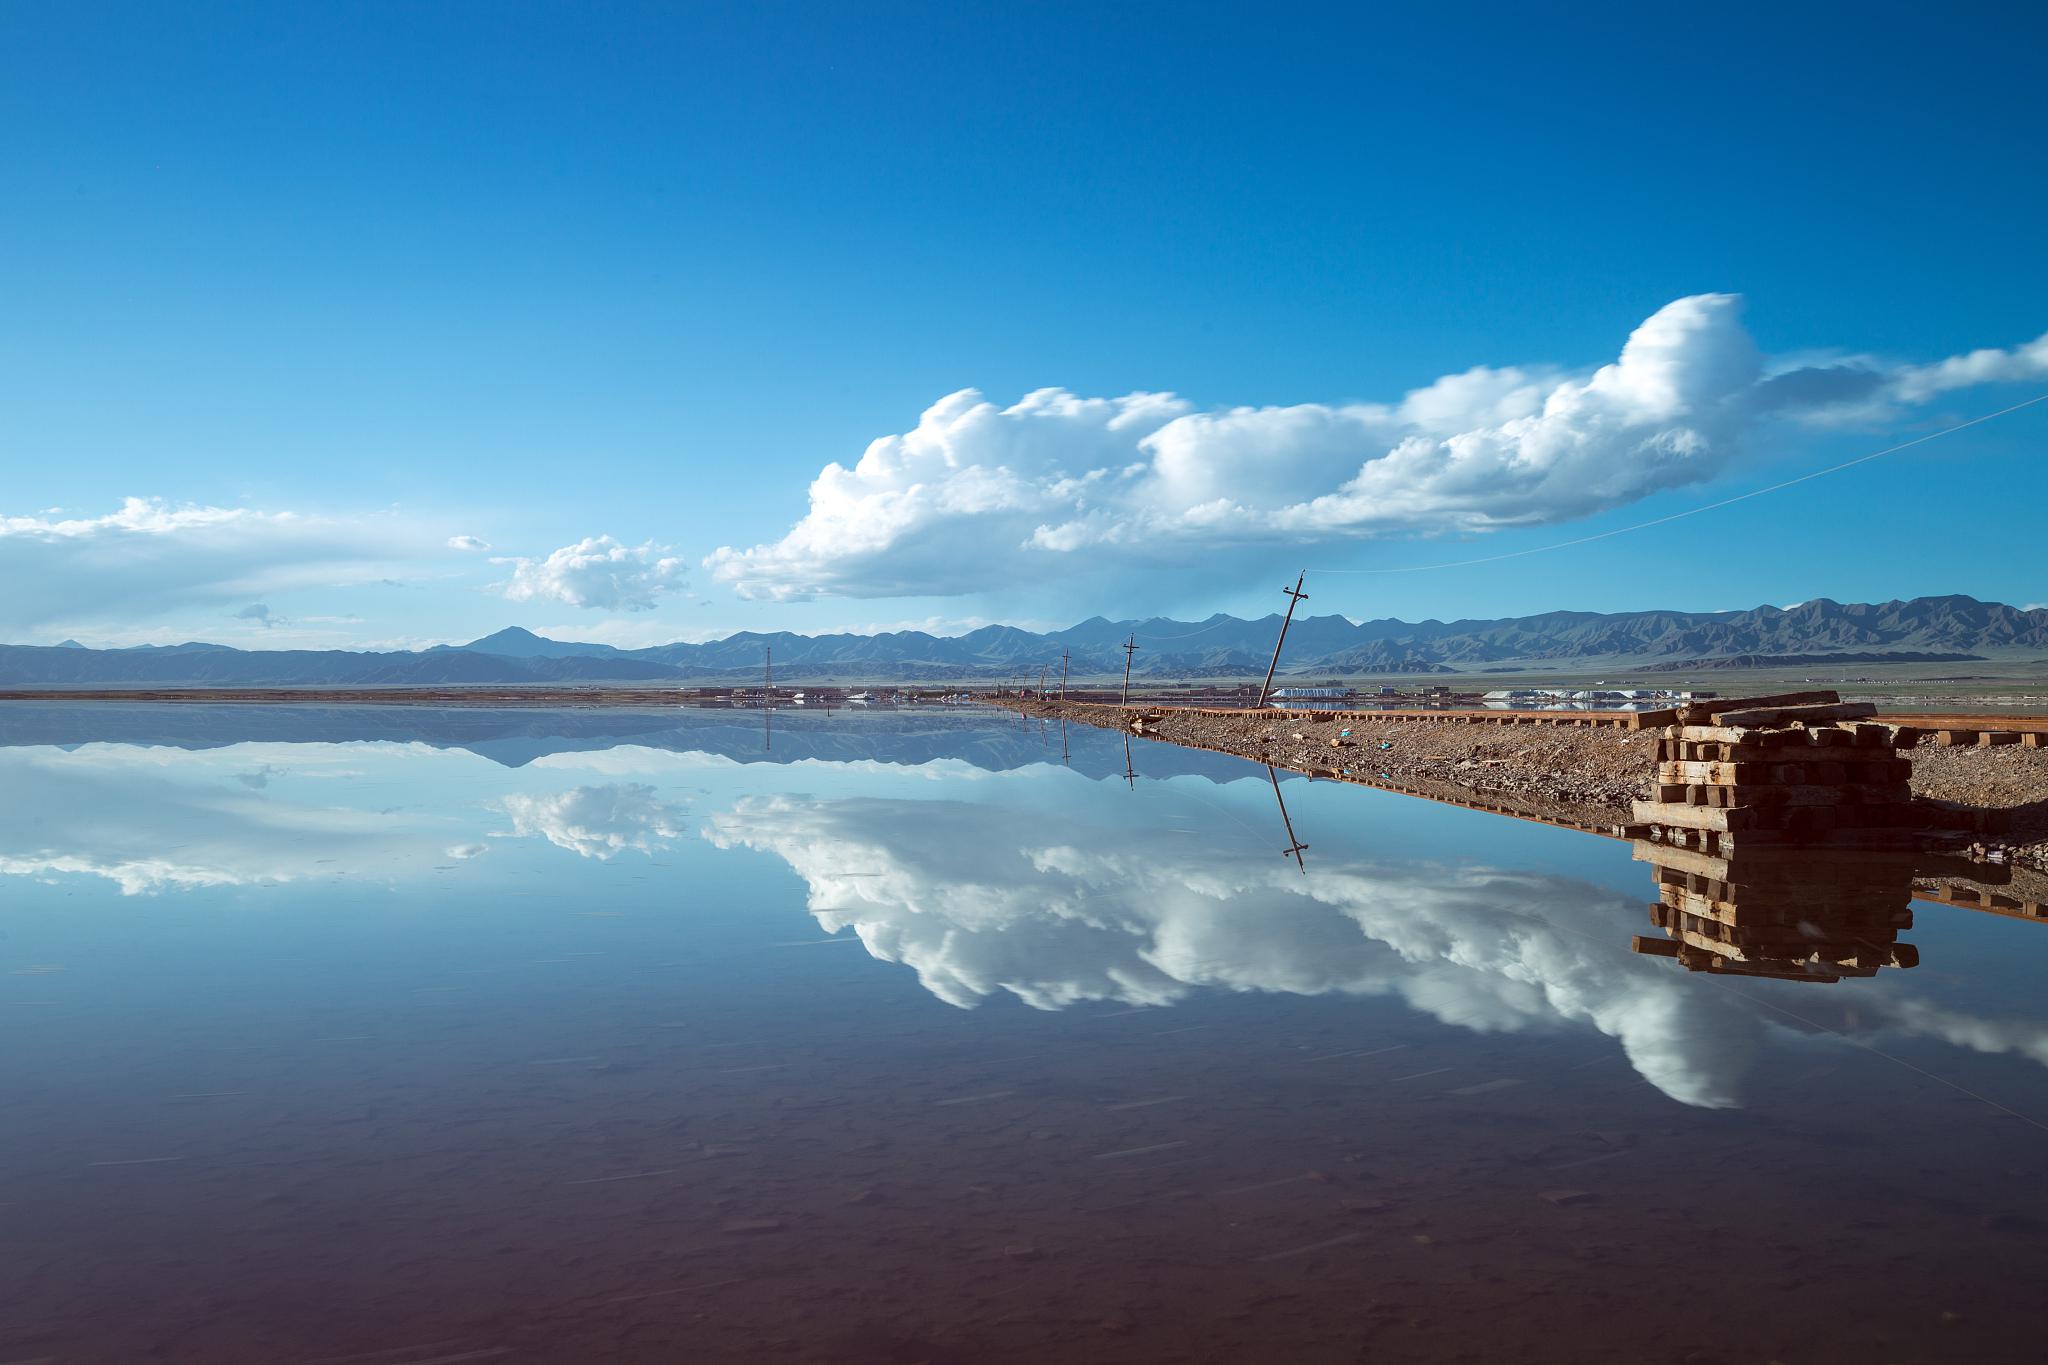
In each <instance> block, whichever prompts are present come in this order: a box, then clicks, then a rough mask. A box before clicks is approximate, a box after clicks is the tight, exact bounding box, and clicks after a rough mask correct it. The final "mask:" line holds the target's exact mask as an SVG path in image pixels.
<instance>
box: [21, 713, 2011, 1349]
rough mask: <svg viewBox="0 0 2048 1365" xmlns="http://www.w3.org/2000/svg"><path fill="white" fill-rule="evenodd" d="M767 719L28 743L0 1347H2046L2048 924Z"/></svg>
mask: <svg viewBox="0 0 2048 1365" xmlns="http://www.w3.org/2000/svg"><path fill="white" fill-rule="evenodd" d="M773 726H774V728H773V731H772V733H768V732H764V729H763V717H762V716H760V715H759V714H747V713H719V712H675V711H668V712H588V711H586V712H569V713H543V712H491V711H425V710H408V709H399V708H361V709H342V708H336V709H314V708H296V707H294V708H235V707H217V708H195V707H151V706H139V705H138V706H89V705H78V706H41V705H35V706H31V705H26V704H8V705H7V706H5V707H4V708H0V874H4V875H0V1029H4V1030H5V1035H4V1036H5V1047H4V1049H0V1096H4V1097H5V1111H4V1119H0V1362H13V1361H17V1360H38V1361H41V1360H49V1361H63V1362H102V1361H104V1362H128V1361H175V1362H186V1361H190V1362H207V1363H208V1365H235V1363H238V1362H292V1361H304V1362H310V1361H337V1362H338V1361H361V1362H366V1363H370V1362H381V1363H382V1365H421V1363H423V1362H428V1361H435V1362H454V1361H458V1360H460V1361H468V1360H478V1361H481V1360H504V1361H506V1362H517V1361H547V1362H560V1361H596V1360H618V1361H631V1362H638V1361H686V1360H762V1361H779V1360H790V1361H850V1362H865V1361H875V1362H914V1361H931V1362H949V1361H963V1362H964V1361H1009V1360H1017V1361H1047V1360H1061V1361H1117V1362H1130V1361H1168V1360H1179V1361H1207V1360H1255V1361H1264V1360H1273V1361H1361V1360H1372V1361H1485V1362H1499V1361H1585V1360H1615V1361H1671V1362H1681V1361H1695V1362H1705V1361H1725V1362H1729V1363H1730V1365H1734V1363H1735V1362H1758V1363H1759V1365H1761V1362H1765V1361H1773V1360H1775V1361H1781V1362H1784V1365H1802V1362H1820V1361H1830V1362H1832V1361H1858V1362H1860V1361H1870V1362H1892V1361H1897V1362H1908V1361H1926V1362H1935V1361H2000V1362H2005V1361H2022V1360H2033V1359H2038V1358H2039V1356H2040V1347H2039V1344H2038V1342H2039V1336H2038V1333H2039V1331H2040V1329H2041V1328H2042V1327H2043V1325H2044V1322H2043V1316H2044V1314H2043V1309H2044V1305H2048V1294H2043V1293H2042V1292H2041V1290H2040V1288H2039V1287H2040V1285H2041V1284H2042V1283H2043V1282H2044V1276H2043V1272H2044V1271H2048V1178H2044V1177H2048V1155H2044V1153H2048V1148H2044V1141H2043V1140H2044V1138H2048V1129H2044V1127H2043V1126H2042V1125H2043V1123H2044V1122H2048V1002H2044V999H2043V993H2042V990H2041V985H2040V983H2041V980H2042V967H2043V965H2044V963H2048V925H2044V924H2038V923H2027V922H2023V921H2020V920H2016V919H2012V918H2008V917H2001V916H1996V915H1989V914H1982V913H1974V912H1971V911H1969V910H1964V909H1959V908H1956V907H1953V906H1946V905H1936V904H1930V903H1927V902H1925V901H1920V902H1916V903H1914V904H1913V906H1912V909H1911V912H1910V920H1911V923H1910V925H1906V924H1904V923H1902V922H1901V916H1900V914H1898V913H1895V911H1894V908H1893V906H1892V904H1891V902H1890V901H1889V900H1888V899H1887V898H1888V897H1890V896H1892V895H1894V894H1895V895H1896V898H1897V906H1898V907H1899V908H1900V909H1902V908H1903V907H1904V905H1905V901H1906V897H1907V896H1909V895H1910V884H1909V882H1908V880H1907V878H1909V877H1910V876H1911V875H1912V871H1913V870H1912V869H1910V868H1907V869H1900V870H1898V871H1897V873H1896V877H1895V879H1894V881H1892V882H1886V885H1887V886H1890V887H1891V888H1892V889H1891V890H1886V889H1884V887H1873V886H1872V885H1871V883H1872V882H1873V880H1875V881H1878V882H1884V881H1885V878H1887V877H1892V876H1893V874H1892V873H1889V872H1882V871H1879V872H1871V871H1868V870H1866V871H1864V872H1862V873H1859V874H1855V875H1850V876H1845V875H1842V874H1840V873H1839V872H1838V871H1836V870H1831V869H1827V868H1819V869H1817V870H1816V869H1806V870H1801V869H1797V868H1795V869H1792V870H1790V871H1785V872H1782V873H1774V874H1772V875H1773V876H1777V877H1778V878H1779V881H1780V882H1781V883H1782V884H1773V885H1771V886H1767V887H1766V888H1765V890H1764V891H1763V892H1761V893H1752V895H1753V896H1754V895H1755V894H1760V895H1762V897H1763V899H1764V901H1765V902H1768V903H1769V905H1771V906H1778V907H1782V906H1783V905H1786V904H1792V903H1795V902H1797V903H1805V902H1806V901H1807V900H1809V899H1810V901H1811V904H1812V905H1813V906H1814V907H1818V909H1816V910H1815V911H1814V912H1813V913H1812V914H1809V915H1807V916H1806V917H1805V918H1804V919H1801V918H1800V917H1797V916H1794V917H1792V918H1791V919H1786V917H1785V916H1783V915H1778V914H1776V913H1775V912H1774V913H1772V914H1767V915H1765V916H1764V921H1768V923H1767V924H1766V927H1763V928H1756V929H1750V928H1745V929H1743V930H1741V931H1740V932H1739V933H1736V934H1735V935H1734V937H1735V938H1737V939H1738V940H1741V942H1740V943H1738V944H1737V945H1736V946H1735V947H1733V948H1723V949H1720V950H1716V951H1718V952H1720V953H1722V955H1724V956H1727V957H1728V958H1729V959H1730V961H1731V962H1733V963H1734V964H1735V965H1736V968H1737V969H1736V970H1735V971H1733V972H1730V971H1720V972H1711V973H1710V972H1705V971H1689V970H1687V968H1686V966H1685V965H1684V964H1682V963H1681V962H1679V961H1676V960H1673V959H1671V958H1669V957H1661V956H1653V955H1649V954H1647V953H1645V952H1639V951H1634V950H1632V946H1631V944H1632V940H1633V939H1634V938H1635V937H1636V936H1638V935H1641V936H1645V937H1646V938H1647V939H1649V940H1652V941H1657V940H1664V939H1665V938H1666V933H1665V931H1663V930H1660V929H1659V928H1658V927H1657V926H1655V925H1653V924H1652V923H1651V920H1650V914H1649V912H1648V911H1647V910H1646V908H1645V907H1646V906H1648V905H1651V904H1654V903H1656V902H1657V901H1658V899H1659V895H1660V888H1659V886H1658V876H1659V872H1658V869H1657V868H1656V867H1655V866H1654V865H1652V864H1650V863H1646V862H1644V861H1640V860H1639V858H1640V856H1641V855H1642V850H1639V849H1632V848H1631V847H1630V846H1629V845H1628V844H1626V843H1621V842H1616V841H1611V840H1605V839H1600V838H1597V837H1592V836H1588V835H1584V834H1579V833H1576V832H1571V831H1565V830H1558V829H1551V828H1547V827H1543V826H1538V825H1532V824H1524V823H1519V822H1515V821H1509V820H1504V819H1501V818H1499V817H1496V816H1491V815H1486V814H1483V813H1478V812H1473V811H1466V810H1460V809H1455V808H1450V807H1444V806H1438V805H1434V804H1431V803H1428V802H1424V801H1419V800H1414V799H1411V798H1407V797H1402V796H1397V795H1393V794H1388V793H1380V792H1373V791H1368V790H1362V789H1359V788H1356V787H1349V786H1339V785H1333V784H1327V783H1309V782H1307V781H1305V780H1302V779H1299V778H1294V777H1289V776H1286V775H1282V776H1281V778H1280V780H1279V782H1278V783H1277V784H1276V783H1275V782H1274V781H1272V780H1271V779H1270V778H1269V775H1268V773H1267V770H1266V769H1264V768H1262V767H1258V766H1255V765H1252V764H1249V763H1244V762H1241V761H1239V760H1236V759H1232V758H1228V757H1225V756H1221V755H1215V754H1206V753H1198V752H1192V751H1185V750H1178V749H1174V748H1170V747H1168V746H1164V745H1158V744H1149V743H1142V742H1141V743H1139V744H1138V745H1137V746H1136V747H1135V748H1134V749H1133V750H1131V751H1130V756H1129V766H1128V768H1127V762H1126V748H1125V745H1124V744H1123V742H1122V740H1121V739H1120V737H1118V736H1116V735H1113V734H1108V733H1105V732H1102V731H1097V730H1084V729H1076V730H1073V731H1072V732H1071V733H1069V734H1066V735H1064V736H1063V735H1062V734H1061V733H1060V732H1059V730H1058V729H1056V728H1054V729H1046V728H1044V727H1041V726H1040V725H1039V724H1037V723H1035V722H1031V723H1027V722H1024V721H1022V720H1019V719H1018V718H1015V717H1011V716H1003V715H997V716H992V715H989V714H987V713H964V714H963V713H955V712H945V713H934V714H919V713H897V714H893V715H849V714H844V713H842V714H839V715H835V716H829V717H828V716H820V715H815V714H814V715H801V714H792V713H790V712H782V713H779V714H777V715H776V716H775V717H774V719H773ZM1283 796H1284V800H1285V805H1286V817H1287V820H1289V821H1291V824H1292V829H1293V835H1292V839H1293V841H1295V842H1298V843H1300V844H1305V845H1306V846H1307V847H1306V849H1305V850H1303V851H1301V855H1300V856H1301V861H1300V863H1299V865H1298V864H1297V862H1296V861H1295V860H1293V859H1292V858H1289V857H1286V856H1283V853H1282V850H1283V849H1286V848H1288V846H1289V844H1290V836H1289V834H1288V832H1287V824H1286V822H1285V821H1283V817H1282V814H1281V810H1280V806H1279V801H1280V799H1281V798H1282V797H1283ZM1665 877H1666V880H1667V882H1668V881H1669V880H1670V879H1671V876H1670V873H1669V872H1668V871H1667V873H1666V874H1665ZM1845 887H1846V888H1848V890H1846V891H1844V890H1843V888H1845ZM1838 892H1840V894H1837V893H1838ZM1858 898H1868V899H1870V900H1871V901H1872V902H1873V906H1872V908H1871V909H1870V911H1869V913H1868V914H1862V913H1861V912H1859V910H1858V908H1857V904H1853V903H1844V902H1845V901H1848V902H1856V901H1858ZM1752 903H1753V904H1754V903H1755V902H1754V900H1753V902H1752ZM1732 917H1733V918H1735V919H1736V920H1737V921H1739V922H1744V923H1746V922H1747V921H1748V920H1754V919H1756V916H1755V915H1754V914H1751V915H1748V916H1744V915H1742V914H1735V915H1733V916H1732ZM1816 918H1818V919H1819V920H1821V921H1822V922H1821V923H1820V924H1818V925H1816V924H1815V923H1814V922H1813V921H1814V920H1815V919H1816ZM1780 921H1783V922H1784V923H1798V924H1801V925H1803V927H1802V928H1800V929H1799V930H1798V932H1799V934H1800V935H1802V936H1803V939H1804V940H1805V941H1806V942H1808V943H1809V944H1810V943H1812V942H1816V941H1817V942H1822V943H1832V944H1834V945H1835V948H1836V949H1837V951H1836V953H1835V956H1836V957H1837V958H1841V957H1843V956H1844V955H1845V953H1846V955H1847V956H1848V957H1849V958H1850V959H1852V961H1851V962H1850V965H1849V966H1848V967H1847V968H1846V969H1844V970H1843V971H1839V972H1832V973H1828V974H1829V975H1840V976H1841V979H1840V980H1835V981H1825V980H1777V979H1771V975H1770V973H1772V972H1781V971H1782V968H1783V963H1782V961H1778V962H1777V965H1775V966H1774V965H1773V962H1774V961H1775V960H1776V959H1785V960H1789V959H1790V958H1791V957H1793V956H1797V954H1794V953H1792V952H1791V951H1790V950H1789V949H1786V948H1784V947H1783V946H1782V944H1779V941H1778V939H1776V938H1773V933H1774V932H1775V931H1774V930H1773V929H1771V928H1770V927H1769V925H1770V924H1777V923H1779V922H1780ZM1745 935H1746V936H1747V937H1745ZM1780 937H1782V934H1781V935H1780ZM1907 943H1910V945H1911V948H1910V949H1905V950H1901V949H1900V948H1899V947H1898V945H1899V944H1907ZM1744 944H1746V945H1747V947H1744V946H1743V945H1744ZM1774 944H1778V946H1772V945H1774ZM1843 944H1847V945H1849V946H1848V947H1847V948H1846V949H1843V947H1842V945H1843ZM1759 945H1762V946H1761V947H1759ZM1649 946H1652V947H1654V942H1653V943H1652V944H1650V945H1649ZM1913 950H1917V958H1918V961H1917V965H1915V964H1914V961H1913V956H1914V952H1913ZM1800 951H1802V952H1804V951H1806V950H1805V949H1801V950H1800ZM1803 970H1804V971H1805V972H1806V973H1807V974H1809V975H1812V974H1815V973H1816V971H1817V969H1816V968H1815V967H1813V966H1812V965H1811V964H1809V965H1808V966H1807V967H1806V968H1804V969H1803ZM1756 972H1763V973H1765V974H1764V975H1756V974H1754V973H1756ZM1857 972H1861V973H1863V974H1862V975H1857V974H1856V973H1857ZM1795 974H1797V973H1795Z"/></svg>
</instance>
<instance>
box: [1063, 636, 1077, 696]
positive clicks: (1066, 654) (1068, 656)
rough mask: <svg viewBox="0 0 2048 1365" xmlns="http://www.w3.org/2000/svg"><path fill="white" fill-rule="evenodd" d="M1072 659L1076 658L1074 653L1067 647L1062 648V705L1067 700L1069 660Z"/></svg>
mask: <svg viewBox="0 0 2048 1365" xmlns="http://www.w3.org/2000/svg"><path fill="white" fill-rule="evenodd" d="M1072 657H1074V656H1073V653H1072V652H1071V651H1070V650H1068V649H1067V647H1066V646H1065V645H1062V646H1060V702H1061V704H1062V705H1064V704H1065V703H1066V700H1067V660H1068V659H1071V658H1072Z"/></svg>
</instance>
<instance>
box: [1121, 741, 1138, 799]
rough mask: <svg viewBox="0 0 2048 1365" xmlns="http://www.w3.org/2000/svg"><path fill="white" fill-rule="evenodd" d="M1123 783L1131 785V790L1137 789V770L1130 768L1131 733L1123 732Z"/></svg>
mask: <svg viewBox="0 0 2048 1365" xmlns="http://www.w3.org/2000/svg"><path fill="white" fill-rule="evenodd" d="M1124 781H1126V782H1128V783H1130V784H1131V790H1132V791H1136V790H1137V789H1138V770H1137V769H1136V768H1134V767H1132V766H1131V732H1130V731H1129V730H1126V731H1124Z"/></svg>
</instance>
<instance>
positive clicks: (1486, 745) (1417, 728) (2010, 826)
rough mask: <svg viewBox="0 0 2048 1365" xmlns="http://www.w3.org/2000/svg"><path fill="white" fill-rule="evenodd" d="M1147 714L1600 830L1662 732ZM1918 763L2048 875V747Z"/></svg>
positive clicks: (1940, 791)
mask: <svg viewBox="0 0 2048 1365" xmlns="http://www.w3.org/2000/svg"><path fill="white" fill-rule="evenodd" d="M1018 705H1019V707H1020V709H1022V710H1023V711H1024V712H1025V713H1026V714H1028V715H1047V716H1053V715H1064V716H1066V717H1067V718H1068V719H1070V720H1074V721H1079V722H1082V723H1084V724H1088V725H1096V726H1101V727H1103V728H1105V729H1110V730H1120V729H1123V728H1125V727H1126V725H1127V723H1128V722H1127V720H1126V717H1127V716H1128V715H1131V714H1134V713H1140V712H1138V708H1136V707H1133V708H1131V710H1130V711H1126V710H1125V709H1123V708H1122V707H1118V706H1106V705H1099V704H1092V703H1080V702H1068V703H1066V704H1065V705H1064V706H1063V705H1062V704H1061V703H1059V702H1057V701H1051V702H1045V703H1038V702H1033V701H1026V702H1023V703H1021V704H1018ZM1140 714H1143V715H1145V716H1147V717H1153V716H1156V717H1158V719H1157V721H1156V722H1155V723H1149V724H1148V725H1147V726H1146V733H1147V737H1149V738H1153V739H1157V740H1163V741H1165V742H1167V743H1172V744H1186V745H1190V746H1193V747H1195V748H1202V749H1216V750H1220V751H1222V752H1224V753H1231V754H1237V755H1239V756H1240V757H1244V758H1249V759H1253V760H1256V761H1258V762H1261V763H1270V764H1272V765H1273V766H1274V767H1276V768H1287V769H1290V770H1292V771H1294V772H1303V773H1314V774H1317V775H1322V774H1335V775H1338V776H1341V777H1348V778H1354V779H1357V780H1360V781H1365V782H1369V783H1373V784H1375V785H1380V786H1397V787H1405V788H1410V789H1412V790H1415V791H1419V792H1422V793H1425V794H1427V795H1432V796H1441V797H1444V798H1445V799H1448V800H1453V801H1460V802H1467V803H1470V802H1479V803H1483V804H1487V805H1491V806H1497V807H1499V808H1501V809H1504V810H1507V811H1509V812H1513V813H1520V814H1527V815H1532V816H1537V817H1540V818H1544V819H1552V820H1563V821H1566V822H1568V823H1572V824H1577V825H1590V826H1594V827H1607V826H1616V825H1623V824H1626V823H1628V821H1629V819H1630V815H1629V803H1630V802H1631V801H1635V800H1640V799H1642V798H1644V797H1646V796H1648V795H1649V789H1650V786H1651V783H1652V779H1653V778H1654V777H1655V775H1656V762H1657V740H1658V738H1659V736H1660V734H1661V732H1660V731H1657V730H1627V729H1623V728H1620V727H1608V726H1600V727H1583V728H1581V727H1576V726H1557V725H1512V726H1499V725H1474V724H1471V723H1470V722H1466V721H1452V720H1442V721H1437V720H1372V719H1369V718H1368V719H1361V718H1359V717H1357V716H1356V715H1351V716H1347V717H1345V718H1344V719H1342V720H1336V719H1324V718H1320V717H1319V718H1316V719H1312V720H1311V719H1303V718H1302V717H1301V716H1299V715H1291V716H1290V715H1279V714H1275V715H1272V716H1263V715H1216V714H1201V713H1198V712H1192V711H1175V710H1170V709H1159V708H1147V709H1145V710H1144V711H1143V712H1142V713H1140ZM1332 741H1336V743H1334V744H1333V742H1332ZM1911 757H1912V759H1913V794H1914V795H1915V796H1916V797H1926V798H1930V799H1934V800H1940V801H1949V802H1954V803H1956V804H1959V805H1965V806H1973V807H1980V808H1985V809H1992V810H1998V811H2002V812H2005V814H2004V816H2003V820H2004V822H2005V824H2006V828H2005V829H2004V830H2003V831H2002V832H2000V833H1998V834H1993V835H1987V836H1985V837H1984V839H1983V840H1982V843H1983V845H1984V847H1985V849H1986V850H1987V851H2002V852H2003V854H2004V856H2006V857H2008V858H2011V859H2012V860H2014V861H2017V862H2024V863H2031V864H2033V865H2034V866H2036V867H2048V749H2023V748H2018V747H2014V746H2006V747H2001V748H1994V749H1977V748H1939V747H1935V746H1931V745H1923V746H1921V747H1919V748H1917V749H1914V750H1913V751H1912V753H1911Z"/></svg>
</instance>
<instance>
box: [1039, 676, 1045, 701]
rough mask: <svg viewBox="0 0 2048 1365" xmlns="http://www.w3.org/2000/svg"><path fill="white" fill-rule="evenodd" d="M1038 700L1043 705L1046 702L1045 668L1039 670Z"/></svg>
mask: <svg viewBox="0 0 2048 1365" xmlns="http://www.w3.org/2000/svg"><path fill="white" fill-rule="evenodd" d="M1038 702H1039V704H1040V705H1041V706H1042V705H1044V704H1045V670H1044V669H1042V668H1041V669H1039V670H1038Z"/></svg>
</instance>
